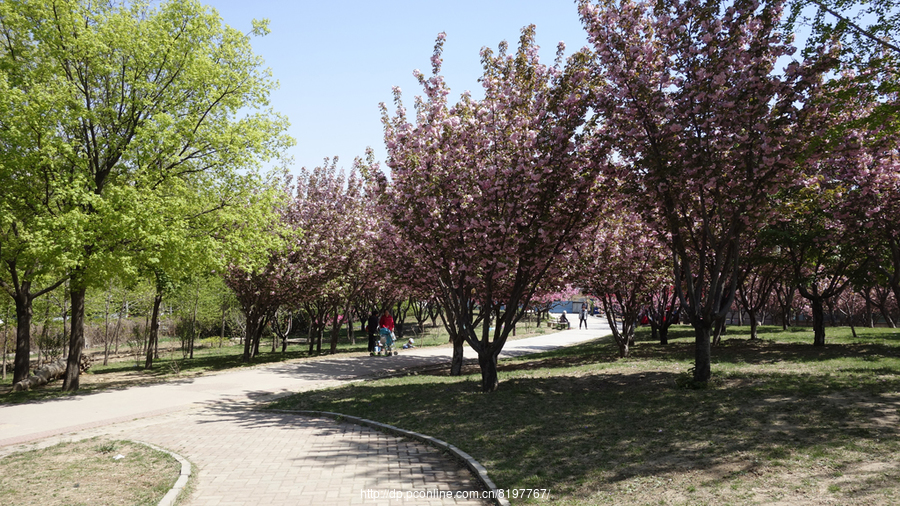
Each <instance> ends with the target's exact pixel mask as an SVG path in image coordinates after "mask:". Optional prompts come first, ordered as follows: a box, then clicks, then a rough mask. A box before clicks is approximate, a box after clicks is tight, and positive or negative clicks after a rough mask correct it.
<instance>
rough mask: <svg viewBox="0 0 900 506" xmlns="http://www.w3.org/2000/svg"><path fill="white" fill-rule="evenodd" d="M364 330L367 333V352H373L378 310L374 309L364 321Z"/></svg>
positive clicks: (376, 332)
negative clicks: (367, 319)
mask: <svg viewBox="0 0 900 506" xmlns="http://www.w3.org/2000/svg"><path fill="white" fill-rule="evenodd" d="M366 332H368V333H369V354H372V355H374V354H375V336H376V335H377V334H378V312H377V311H375V310H374V309H373V310H372V314H370V315H369V321H367V322H366Z"/></svg>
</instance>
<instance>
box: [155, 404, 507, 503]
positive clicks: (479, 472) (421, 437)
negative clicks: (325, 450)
mask: <svg viewBox="0 0 900 506" xmlns="http://www.w3.org/2000/svg"><path fill="white" fill-rule="evenodd" d="M265 411H269V412H274V413H290V414H294V415H301V416H321V417H328V418H333V419H335V420H337V421H339V422H350V423H353V424H356V425H362V426H364V427H370V428H373V429H376V430H380V431H382V432H387V433H389V434H393V435H396V436H402V437H408V438H410V439H415V440H416V441H419V442H421V443H423V444H426V445H428V446H431V447H433V448H436V449H438V450H443V451H446V452H447V453H449V454H450V455H452V456H453V457H455V458H456V459H457V460H459V461H460V462H462V463H463V464H465V465H466V467H467V468H468V469H469V471H471V472H472V474H474V475H475V477H476V478H478V481H479V482H481V484H482V485H483V486H484V488H485V489H487V490H490V491H492V492H494V493H493V497H492V499H491V500H492V501H494V503H495V504H497V505H498V506H510V503H509V500H508V499H506V498H505V497H499V495H500V494H499V493H498V490H499V489H498V488H497V485H495V484H494V482H493V481H491V479H490V478H489V477H488V474H487V469H485V468H484V466H482V465H481V463H480V462H478V461H477V460H475V459H473V458H472V456H471V455H469V454H468V453H466V452H464V451H462V450H460V449H459V448H457V447H455V446H453V445H452V444H450V443H447V442H446V441H442V440H440V439H437V438H434V437H431V436H428V435H425V434H419V433H418V432H413V431H411V430H406V429H401V428H400V427H394V426H393V425H388V424H386V423H381V422H376V421H374V420H368V419H366V418H360V417H358V416H352V415H345V414H343V413H334V412H331V411H305V410H303V411H301V410H290V409H267V410H265ZM159 506H163V504H162V503H160V505H159Z"/></svg>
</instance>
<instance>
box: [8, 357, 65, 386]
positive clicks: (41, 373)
mask: <svg viewBox="0 0 900 506" xmlns="http://www.w3.org/2000/svg"><path fill="white" fill-rule="evenodd" d="M65 374H66V360H64V359H59V360H57V361H56V362H51V363H49V364H47V365H45V366H43V367H41V368H40V369H38V370H37V371H35V372H34V376H31V377H28V378H25V379H23V380H22V381H19V382H16V383H15V384H14V385H13V392H21V391H23V390H31V389H32V388H34V387H39V386H43V385H46V384H47V383H50V382H51V381H55V380H58V379H59V378H62V377H63V376H64V375H65Z"/></svg>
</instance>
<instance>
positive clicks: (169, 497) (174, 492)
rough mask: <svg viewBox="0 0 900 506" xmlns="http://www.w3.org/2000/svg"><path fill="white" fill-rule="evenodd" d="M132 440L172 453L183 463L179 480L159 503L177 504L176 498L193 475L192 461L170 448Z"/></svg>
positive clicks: (165, 504)
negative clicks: (166, 448) (165, 448)
mask: <svg viewBox="0 0 900 506" xmlns="http://www.w3.org/2000/svg"><path fill="white" fill-rule="evenodd" d="M132 441H133V442H135V443H140V444H142V445H144V446H149V447H150V448H153V449H154V450H156V451H158V452H163V453H167V454H169V455H171V456H172V457H174V458H175V460H177V461H178V462H180V463H181V474H180V475H179V476H178V480H177V481H175V485H173V486H172V488H171V489H170V490H169V491H168V492H166V495H164V496H163V498H162V499H160V501H159V505H158V506H172V505H173V504H175V500H176V499H178V494H180V493H181V491H182V490H184V487H185V485H187V482H188V478H190V477H191V463H190V462H188V461H187V459H185V458H184V457H182V456H181V455H178V454H177V453H173V452H170V451H169V450H164V449H162V448H160V447H158V446H156V445H153V444H150V443H145V442H144V441H134V440H132Z"/></svg>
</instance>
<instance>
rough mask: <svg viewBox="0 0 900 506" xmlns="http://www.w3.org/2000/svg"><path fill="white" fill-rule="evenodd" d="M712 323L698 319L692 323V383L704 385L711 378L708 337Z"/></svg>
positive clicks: (710, 356)
mask: <svg viewBox="0 0 900 506" xmlns="http://www.w3.org/2000/svg"><path fill="white" fill-rule="evenodd" d="M711 323H712V322H708V321H706V320H703V319H700V321H698V322H696V323H694V324H693V325H694V357H695V358H694V381H697V382H700V383H706V382H708V381H709V379H710V378H711V377H712V370H711V365H710V364H711V358H712V350H711V347H710V340H709V335H710V333H711V331H712V325H711Z"/></svg>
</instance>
